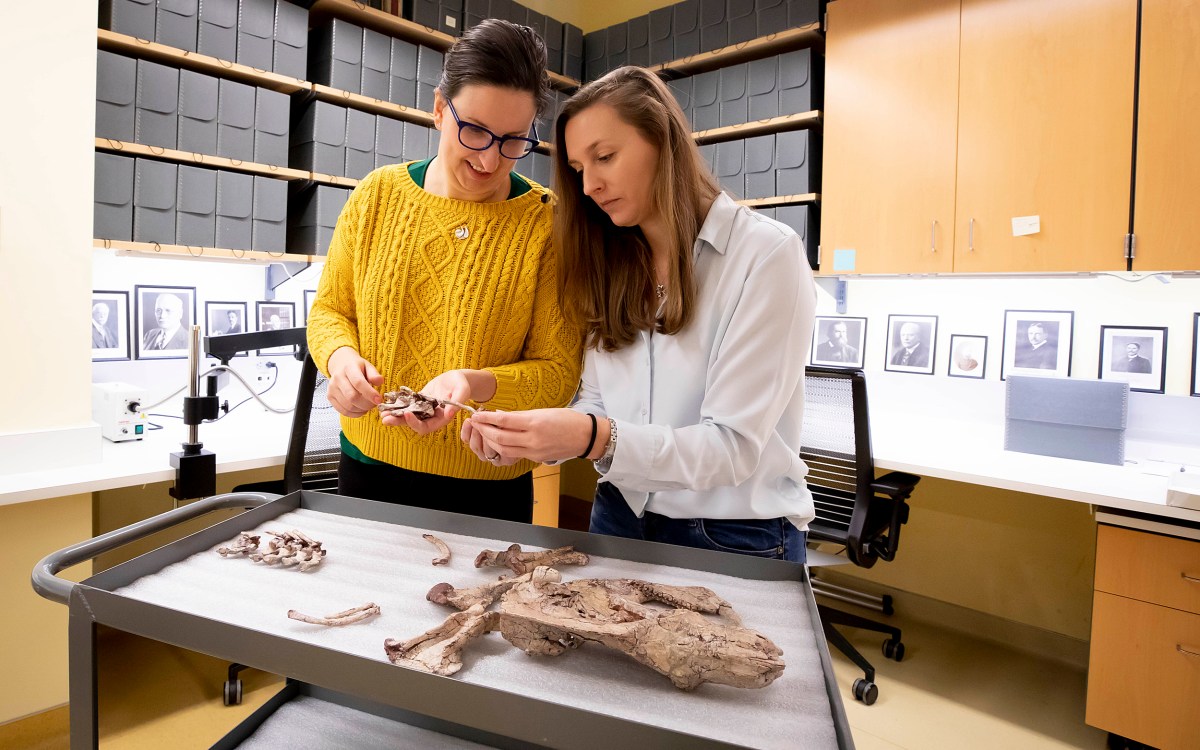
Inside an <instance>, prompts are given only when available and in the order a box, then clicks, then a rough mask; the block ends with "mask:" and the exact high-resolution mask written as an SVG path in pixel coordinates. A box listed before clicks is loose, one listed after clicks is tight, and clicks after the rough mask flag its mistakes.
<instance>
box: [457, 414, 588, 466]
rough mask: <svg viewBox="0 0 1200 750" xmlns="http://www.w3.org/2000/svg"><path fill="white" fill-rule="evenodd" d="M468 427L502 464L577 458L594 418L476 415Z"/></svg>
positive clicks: (464, 435)
mask: <svg viewBox="0 0 1200 750" xmlns="http://www.w3.org/2000/svg"><path fill="white" fill-rule="evenodd" d="M467 424H469V425H471V427H472V429H473V433H477V434H478V436H479V437H480V438H481V439H482V441H483V443H484V444H485V447H486V446H493V447H495V448H496V450H497V452H498V453H499V454H500V456H501V459H503V460H507V459H518V458H528V459H530V460H531V461H538V462H544V461H558V460H561V459H564V458H574V457H576V456H578V455H579V454H581V453H583V450H584V449H585V448H586V447H587V443H588V437H589V436H590V435H591V432H592V420H591V417H589V416H588V415H587V414H584V413H582V412H577V411H574V410H572V409H530V410H529V411H511V412H504V411H481V412H476V413H475V414H473V415H472V416H471V418H470V419H468V420H467ZM466 432H467V431H466V429H464V430H463V439H464V440H467V439H468V436H467V434H466ZM597 440H599V438H597ZM472 449H473V448H472ZM493 463H495V462H493Z"/></svg>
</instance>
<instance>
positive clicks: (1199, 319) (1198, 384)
mask: <svg viewBox="0 0 1200 750" xmlns="http://www.w3.org/2000/svg"><path fill="white" fill-rule="evenodd" d="M1198 363H1200V312H1198V313H1193V315H1192V395H1193V396H1200V365H1198Z"/></svg>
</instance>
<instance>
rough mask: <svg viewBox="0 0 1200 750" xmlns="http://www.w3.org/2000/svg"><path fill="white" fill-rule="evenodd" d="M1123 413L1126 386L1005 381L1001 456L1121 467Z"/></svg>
mask: <svg viewBox="0 0 1200 750" xmlns="http://www.w3.org/2000/svg"><path fill="white" fill-rule="evenodd" d="M1128 408H1129V384H1128V383H1121V382H1117V381H1109V380H1079V379H1076V378H1045V377H1034V376H1028V375H1009V376H1008V377H1007V378H1006V382H1005V402H1004V416H1005V419H1004V450H1007V451H1016V452H1019V453H1034V454H1037V455H1039V456H1054V457H1057V458H1073V459H1076V460H1079V461H1093V462H1096V463H1103V464H1116V465H1118V466H1120V465H1123V464H1124V463H1125V425H1126V416H1127V414H1128Z"/></svg>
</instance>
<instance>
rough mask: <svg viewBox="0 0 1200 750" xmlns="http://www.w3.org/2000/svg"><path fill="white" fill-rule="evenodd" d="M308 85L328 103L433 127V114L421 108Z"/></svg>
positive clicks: (319, 85)
mask: <svg viewBox="0 0 1200 750" xmlns="http://www.w3.org/2000/svg"><path fill="white" fill-rule="evenodd" d="M309 86H310V87H311V89H312V92H313V93H314V94H316V96H317V98H318V99H320V100H321V101H324V102H329V103H330V104H340V105H343V106H346V107H353V108H354V109H360V110H362V111H364V112H370V113H371V114H373V115H384V116H385V117H394V118H396V119H397V120H404V121H406V122H415V123H416V124H418V125H424V126H425V127H427V128H431V127H433V114H432V113H430V112H426V111H425V110H422V109H416V108H415V107H405V106H404V105H403V104H393V103H392V102H388V101H384V100H383V99H373V98H371V97H369V96H363V95H362V94H356V93H354V92H353V91H345V90H343V89H335V88H331V87H329V86H326V85H324V84H322V83H310V84H309Z"/></svg>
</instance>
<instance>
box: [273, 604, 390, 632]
mask: <svg viewBox="0 0 1200 750" xmlns="http://www.w3.org/2000/svg"><path fill="white" fill-rule="evenodd" d="M377 614H379V605H378V604H376V603H375V602H367V603H366V604H363V605H360V606H358V607H353V608H351V609H348V610H346V611H345V612H338V613H337V614H336V615H329V616H328V617H313V616H311V615H306V614H304V613H303V612H297V611H296V610H294V609H289V610H288V613H287V616H288V617H290V618H291V619H293V620H299V621H300V622H308V623H312V624H313V625H327V626H329V627H336V626H339V625H349V624H351V623H354V622H360V621H362V620H365V619H367V618H368V617H371V616H373V615H377Z"/></svg>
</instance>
